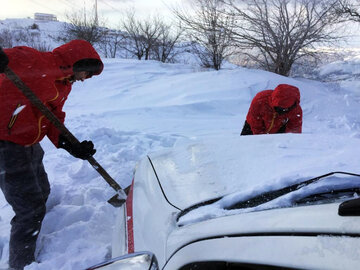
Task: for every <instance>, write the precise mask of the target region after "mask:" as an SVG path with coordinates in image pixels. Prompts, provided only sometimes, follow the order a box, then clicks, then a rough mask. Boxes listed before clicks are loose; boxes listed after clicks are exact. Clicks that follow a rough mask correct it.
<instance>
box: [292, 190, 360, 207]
mask: <svg viewBox="0 0 360 270" xmlns="http://www.w3.org/2000/svg"><path fill="white" fill-rule="evenodd" d="M355 193H357V194H359V193H360V187H356V188H344V189H334V190H330V191H327V192H319V193H314V194H311V195H309V196H306V197H303V198H300V199H298V200H295V202H294V203H293V204H294V206H300V205H309V204H315V203H318V202H322V203H332V202H336V201H339V200H345V199H349V198H354V194H355Z"/></svg>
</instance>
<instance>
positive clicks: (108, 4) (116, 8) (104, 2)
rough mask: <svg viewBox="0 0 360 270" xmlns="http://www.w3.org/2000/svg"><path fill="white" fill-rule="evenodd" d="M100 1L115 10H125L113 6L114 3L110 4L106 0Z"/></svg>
mask: <svg viewBox="0 0 360 270" xmlns="http://www.w3.org/2000/svg"><path fill="white" fill-rule="evenodd" d="M100 1H101V2H103V3H104V4H105V5H107V6H109V7H111V8H112V9H113V10H115V11H118V12H123V11H121V10H120V9H117V8H115V7H113V6H112V5H110V4H109V3H107V2H106V1H105V0H100Z"/></svg>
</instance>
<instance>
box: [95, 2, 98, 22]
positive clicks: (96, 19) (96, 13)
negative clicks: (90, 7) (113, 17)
mask: <svg viewBox="0 0 360 270" xmlns="http://www.w3.org/2000/svg"><path fill="white" fill-rule="evenodd" d="M98 23H99V21H98V11H97V0H95V24H96V25H98Z"/></svg>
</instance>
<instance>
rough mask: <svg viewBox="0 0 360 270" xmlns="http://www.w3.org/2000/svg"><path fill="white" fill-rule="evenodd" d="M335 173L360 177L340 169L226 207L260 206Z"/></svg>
mask: <svg viewBox="0 0 360 270" xmlns="http://www.w3.org/2000/svg"><path fill="white" fill-rule="evenodd" d="M334 174H345V175H351V176H358V177H360V174H356V173H349V172H341V171H339V172H330V173H327V174H323V175H320V176H317V177H314V178H311V179H309V180H306V181H303V182H300V183H298V184H294V185H291V186H288V187H284V188H281V189H278V190H273V191H269V192H265V193H262V194H260V195H258V196H255V197H253V198H251V199H248V200H245V201H240V202H237V203H235V204H233V205H231V206H229V207H226V208H225V209H226V210H231V209H241V208H249V207H255V206H258V205H260V204H263V203H267V202H269V201H272V200H274V199H276V198H278V197H280V196H283V195H285V194H287V193H290V192H293V191H295V190H298V189H300V188H303V187H305V186H307V185H310V184H312V183H315V182H317V181H319V180H320V179H322V178H325V177H328V176H330V175H334Z"/></svg>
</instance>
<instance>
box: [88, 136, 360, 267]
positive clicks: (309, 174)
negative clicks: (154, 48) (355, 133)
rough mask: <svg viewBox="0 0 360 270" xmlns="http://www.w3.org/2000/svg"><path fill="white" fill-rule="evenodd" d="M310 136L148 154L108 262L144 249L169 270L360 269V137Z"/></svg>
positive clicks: (213, 142) (220, 141)
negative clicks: (356, 150)
mask: <svg viewBox="0 0 360 270" xmlns="http://www.w3.org/2000/svg"><path fill="white" fill-rule="evenodd" d="M314 136H315V135H306V134H302V135H295V134H283V135H265V136H241V137H235V136H234V137H232V138H231V137H227V138H219V137H215V138H211V139H208V140H202V141H200V142H199V141H190V142H187V143H180V144H179V145H177V146H175V147H174V148H173V149H172V150H169V151H162V152H160V153H155V154H149V155H148V156H147V157H146V158H144V159H143V160H142V161H140V162H139V164H138V166H137V168H136V171H135V173H134V179H133V183H132V186H131V189H130V193H129V195H128V199H127V202H126V205H124V206H123V207H122V208H120V209H119V215H118V218H117V224H116V229H115V233H114V237H113V250H112V252H113V257H117V256H121V255H124V254H128V253H129V254H131V253H134V252H140V251H150V252H151V253H152V254H154V255H155V256H156V258H157V261H158V265H159V269H171V270H173V269H181V270H188V269H357V268H358V266H359V263H360V249H359V247H360V217H359V215H360V202H359V200H360V199H359V198H358V194H360V174H358V173H356V172H359V171H360V167H359V162H358V161H357V159H358V158H357V157H356V156H354V149H360V140H359V138H355V137H354V138H346V140H345V139H344V138H343V137H341V136H330V135H329V136H325V135H323V136H321V138H314ZM356 169H357V171H356ZM354 171H356V172H354ZM135 255H136V253H135ZM135 255H134V256H135ZM127 256H129V255H127ZM116 262H118V263H119V265H118V266H117V264H116ZM120 262H122V260H121V259H120V260H117V259H113V260H112V263H111V267H112V268H107V267H109V266H106V265H105V264H103V265H102V266H100V267H99V268H96V269H126V268H121V267H120ZM117 267H118V268H117ZM153 267H154V266H153ZM94 269H95V268H94ZM129 269H131V268H129ZM146 269H148V268H146ZM149 269H150V268H149ZM153 269H156V268H155V267H154V268H153Z"/></svg>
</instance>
